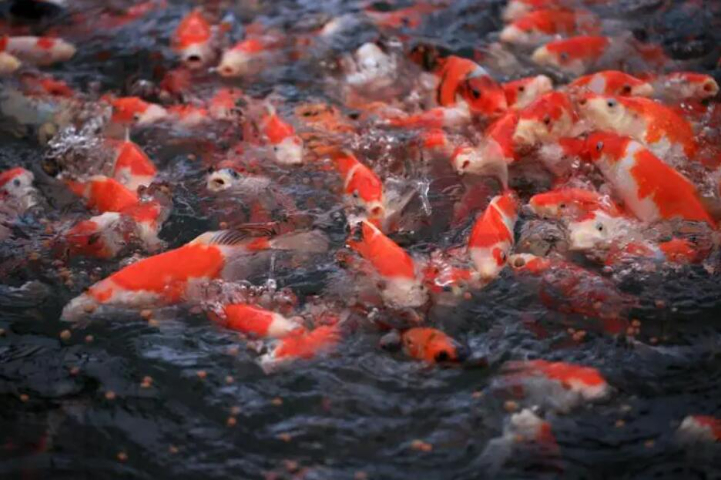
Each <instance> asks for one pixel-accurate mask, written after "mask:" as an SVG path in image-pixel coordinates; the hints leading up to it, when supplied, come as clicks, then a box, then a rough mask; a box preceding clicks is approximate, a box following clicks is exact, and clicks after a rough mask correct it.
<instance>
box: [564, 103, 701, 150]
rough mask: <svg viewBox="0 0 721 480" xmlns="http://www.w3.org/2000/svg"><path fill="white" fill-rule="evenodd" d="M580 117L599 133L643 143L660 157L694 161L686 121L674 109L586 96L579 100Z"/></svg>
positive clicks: (691, 136)
mask: <svg viewBox="0 0 721 480" xmlns="http://www.w3.org/2000/svg"><path fill="white" fill-rule="evenodd" d="M578 103H579V106H580V107H579V108H580V112H581V115H582V116H583V117H584V118H585V119H586V120H588V121H589V122H591V123H592V124H593V125H594V126H595V127H596V128H597V129H599V130H608V131H610V132H615V133H617V134H619V135H627V136H629V137H631V138H633V139H635V140H638V141H639V142H643V143H644V144H645V145H646V146H647V147H648V148H649V149H650V150H651V151H652V152H653V153H654V154H656V155H658V156H659V157H661V158H664V159H666V158H668V157H673V156H677V155H679V154H682V155H685V156H686V158H689V159H693V158H694V155H695V154H696V150H697V145H696V140H695V137H694V133H693V129H692V128H691V125H690V124H689V122H687V121H686V120H685V119H684V118H683V117H681V116H680V115H679V114H678V113H676V112H675V111H674V110H673V109H671V108H669V107H667V106H665V105H662V104H661V103H658V102H656V101H654V100H651V99H648V98H641V97H609V96H603V95H596V94H592V93H588V94H586V95H584V96H583V97H582V98H581V100H579V102H578Z"/></svg>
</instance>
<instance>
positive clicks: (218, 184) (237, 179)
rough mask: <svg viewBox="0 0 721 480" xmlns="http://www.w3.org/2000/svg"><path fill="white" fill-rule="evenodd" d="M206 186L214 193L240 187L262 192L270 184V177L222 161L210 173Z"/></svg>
mask: <svg viewBox="0 0 721 480" xmlns="http://www.w3.org/2000/svg"><path fill="white" fill-rule="evenodd" d="M205 186H206V188H207V189H208V190H209V191H210V192H212V193H220V192H224V191H228V190H230V191H232V190H240V189H243V190H251V191H253V192H261V191H263V190H264V189H266V188H268V187H269V186H270V179H269V178H267V177H262V176H257V175H248V172H246V171H245V170H244V169H243V168H242V167H240V166H238V165H235V164H233V163H227V164H226V163H223V162H221V164H220V165H218V168H216V169H214V170H213V171H212V172H210V173H209V174H208V178H207V180H206V184H205Z"/></svg>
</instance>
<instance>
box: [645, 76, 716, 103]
mask: <svg viewBox="0 0 721 480" xmlns="http://www.w3.org/2000/svg"><path fill="white" fill-rule="evenodd" d="M655 84H656V85H657V86H658V89H659V90H660V91H661V93H662V96H663V97H665V98H668V99H670V100H705V99H707V98H713V97H715V96H716V95H717V94H718V92H719V86H718V83H716V80H714V78H713V77H712V76H711V75H706V74H703V73H695V72H672V73H669V74H667V75H661V76H660V77H659V78H657V79H656V82H655Z"/></svg>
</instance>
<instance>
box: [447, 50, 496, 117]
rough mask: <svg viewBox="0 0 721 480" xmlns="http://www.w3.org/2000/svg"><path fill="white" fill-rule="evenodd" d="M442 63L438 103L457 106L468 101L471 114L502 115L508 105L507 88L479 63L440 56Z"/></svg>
mask: <svg viewBox="0 0 721 480" xmlns="http://www.w3.org/2000/svg"><path fill="white" fill-rule="evenodd" d="M439 65H440V68H439V69H438V70H437V71H436V75H437V76H438V77H439V78H440V82H439V84H438V87H437V90H436V101H437V102H438V105H440V106H442V107H453V106H455V105H456V104H457V103H458V102H464V103H465V104H466V105H467V106H468V110H469V111H470V113H471V115H477V116H485V117H494V116H497V115H500V114H502V113H503V112H505V111H506V109H507V108H508V104H507V102H506V95H505V93H504V91H503V88H502V87H501V86H500V85H499V84H498V82H496V80H494V79H493V77H491V75H490V74H489V73H488V72H487V71H486V70H485V69H484V68H483V67H481V66H480V65H478V64H477V63H476V62H474V61H472V60H469V59H467V58H461V57H456V56H450V57H446V58H443V59H440V60H439Z"/></svg>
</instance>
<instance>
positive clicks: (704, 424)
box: [676, 415, 721, 444]
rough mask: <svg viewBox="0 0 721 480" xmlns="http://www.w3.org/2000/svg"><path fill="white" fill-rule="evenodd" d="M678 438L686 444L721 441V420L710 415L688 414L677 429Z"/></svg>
mask: <svg viewBox="0 0 721 480" xmlns="http://www.w3.org/2000/svg"><path fill="white" fill-rule="evenodd" d="M676 438H677V439H678V440H679V441H680V442H681V443H684V444H694V443H713V442H721V420H719V419H718V418H716V417H712V416H709V415H688V416H687V417H686V418H684V419H683V421H682V422H681V425H679V427H678V430H676Z"/></svg>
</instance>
